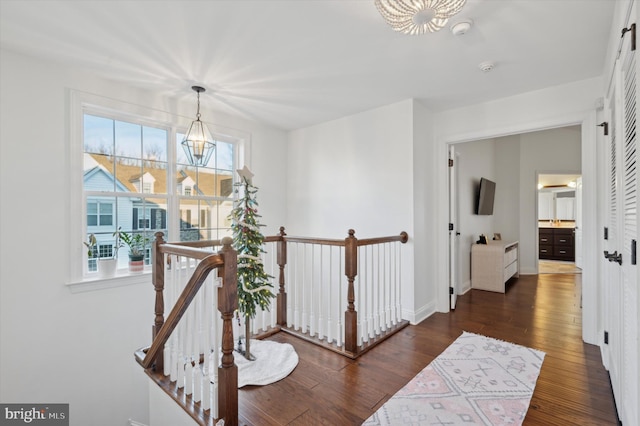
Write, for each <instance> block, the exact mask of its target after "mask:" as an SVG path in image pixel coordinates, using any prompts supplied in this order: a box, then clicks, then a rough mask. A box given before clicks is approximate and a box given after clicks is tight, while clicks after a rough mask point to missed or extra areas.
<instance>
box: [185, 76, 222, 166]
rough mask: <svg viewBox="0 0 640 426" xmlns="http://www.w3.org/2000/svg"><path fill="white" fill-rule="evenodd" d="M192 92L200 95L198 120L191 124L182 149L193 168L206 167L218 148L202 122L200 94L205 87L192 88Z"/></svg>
mask: <svg viewBox="0 0 640 426" xmlns="http://www.w3.org/2000/svg"><path fill="white" fill-rule="evenodd" d="M191 89H192V90H194V91H195V92H197V93H198V111H197V114H196V119H195V121H193V122H192V123H191V127H189V131H188V132H187V134H186V136H185V137H184V139H183V140H182V148H183V149H184V153H185V154H186V155H187V158H188V160H189V164H191V165H192V166H206V165H207V163H208V162H209V159H210V158H211V154H213V150H214V149H215V148H216V143H215V142H214V141H213V138H212V137H211V133H209V129H207V126H205V125H204V123H203V122H202V121H200V92H204V91H205V89H204V87H200V86H192V87H191Z"/></svg>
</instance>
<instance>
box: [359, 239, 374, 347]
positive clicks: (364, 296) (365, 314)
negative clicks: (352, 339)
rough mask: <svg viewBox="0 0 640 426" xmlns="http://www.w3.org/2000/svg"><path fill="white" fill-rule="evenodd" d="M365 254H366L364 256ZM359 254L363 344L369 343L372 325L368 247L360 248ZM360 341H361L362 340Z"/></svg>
mask: <svg viewBox="0 0 640 426" xmlns="http://www.w3.org/2000/svg"><path fill="white" fill-rule="evenodd" d="M363 252H364V254H363ZM358 253H359V256H358V257H359V258H360V262H359V265H358V266H359V270H358V276H357V280H358V299H357V301H358V312H359V313H360V315H358V318H360V333H359V335H360V339H361V340H362V341H363V342H367V341H369V327H370V324H371V321H370V316H371V310H370V309H369V298H370V297H371V296H370V294H371V292H370V291H369V288H368V286H367V284H366V283H367V282H369V274H368V269H367V265H368V264H369V259H368V256H367V246H361V247H358ZM360 339H359V340H360Z"/></svg>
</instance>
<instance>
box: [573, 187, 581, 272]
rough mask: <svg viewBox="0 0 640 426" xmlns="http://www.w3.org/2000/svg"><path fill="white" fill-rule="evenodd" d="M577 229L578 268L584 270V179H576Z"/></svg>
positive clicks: (576, 251)
mask: <svg viewBox="0 0 640 426" xmlns="http://www.w3.org/2000/svg"><path fill="white" fill-rule="evenodd" d="M575 208H576V227H575V240H574V242H575V253H576V266H577V267H578V268H580V269H582V177H579V178H577V179H576V206H575Z"/></svg>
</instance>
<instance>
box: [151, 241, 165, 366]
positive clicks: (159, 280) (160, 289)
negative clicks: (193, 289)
mask: <svg viewBox="0 0 640 426" xmlns="http://www.w3.org/2000/svg"><path fill="white" fill-rule="evenodd" d="M163 243H165V241H164V234H163V233H162V232H156V233H155V241H154V244H153V246H152V247H151V252H152V257H153V267H152V272H151V274H152V277H151V280H152V282H153V288H154V290H155V293H156V297H155V306H154V314H155V317H154V321H153V327H152V329H151V337H152V340H153V339H155V337H156V336H157V335H158V332H159V331H160V329H161V328H162V326H163V325H164V256H163V255H162V254H161V253H160V245H161V244H163ZM154 368H155V370H156V371H164V354H163V353H161V354H160V355H158V357H157V358H156V362H155V366H154Z"/></svg>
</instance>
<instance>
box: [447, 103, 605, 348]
mask: <svg viewBox="0 0 640 426" xmlns="http://www.w3.org/2000/svg"><path fill="white" fill-rule="evenodd" d="M595 105H596V104H595V102H594V107H593V109H592V110H582V111H575V112H570V113H567V114H561V115H558V116H556V117H553V118H549V119H544V120H541V121H537V122H525V123H520V124H517V125H513V126H503V127H497V128H491V129H488V130H481V131H475V132H468V133H464V134H458V135H455V134H454V135H451V136H447V137H439V138H440V140H438V138H436V143H437V145H438V147H437V155H436V157H437V158H439V159H440V161H437V162H436V169H437V170H436V173H437V179H436V184H437V205H438V212H437V224H439V226H438V227H437V232H435V237H436V244H437V247H448V238H449V235H448V230H447V229H448V228H447V223H448V207H447V206H448V185H447V168H446V167H445V164H446V163H445V161H446V159H447V158H448V145H449V144H452V143H461V142H469V141H476V140H482V139H488V138H492V137H499V136H507V135H514V134H521V133H529V132H535V131H540V130H548V129H551V128H557V127H566V126H573V125H576V124H579V125H581V126H583V127H585V126H587V127H588V126H590V125H591V127H593V129H587V132H588V133H587V134H588V135H593V138H591V139H592V140H591V139H590V140H589V141H585V140H583V141H582V153H583V154H582V155H583V164H582V176H583V179H584V178H585V177H586V178H587V182H586V184H585V185H584V187H585V188H586V189H585V191H584V199H583V205H584V207H583V210H584V211H596V208H597V194H596V179H595V177H596V173H597V170H596V164H595V151H596V146H595V130H594V129H595ZM585 143H586V145H585ZM583 228H584V229H583V231H584V232H583V235H585V236H586V235H590V237H587V238H584V239H583V245H584V247H595V246H596V245H597V243H598V240H597V235H599V233H598V232H597V223H596V219H595V218H593V219H592V220H585V223H584V225H583ZM447 253H448V252H447V250H439V251H438V252H437V255H436V256H437V259H436V265H438V267H437V270H436V282H438V283H440V284H439V285H438V286H437V287H436V301H437V310H438V311H439V312H449V303H448V297H449V294H448V290H449V289H448V282H449V274H448V258H447V256H448V254H447ZM596 253H599V251H598V250H596V249H593V250H585V254H584V257H585V260H584V262H585V264H587V263H590V266H589V267H588V268H586V269H585V270H583V274H582V284H583V294H585V295H586V299H589V300H587V302H586V304H585V305H583V310H582V312H583V315H582V317H583V327H582V332H583V339H584V340H585V342H587V343H594V344H597V343H598V340H597V339H596V337H595V336H596V333H597V330H596V325H597V313H598V311H597V306H596V305H593V303H592V299H591V298H593V297H594V294H595V293H594V292H595V288H596V284H597V283H596V281H597V280H596V278H597V276H598V272H597V261H596V260H597V259H596V258H595V254H596ZM523 274H524V272H523ZM595 300H596V301H597V298H596V299H595Z"/></svg>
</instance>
